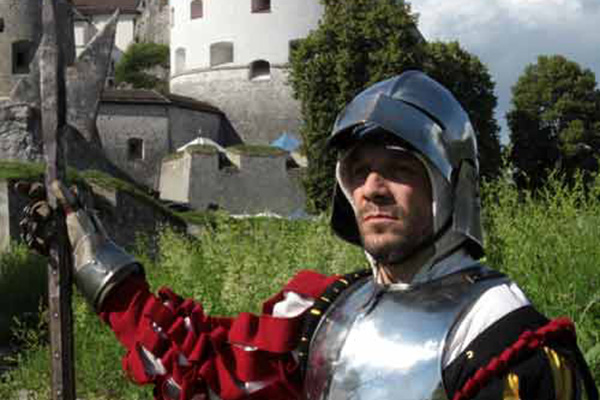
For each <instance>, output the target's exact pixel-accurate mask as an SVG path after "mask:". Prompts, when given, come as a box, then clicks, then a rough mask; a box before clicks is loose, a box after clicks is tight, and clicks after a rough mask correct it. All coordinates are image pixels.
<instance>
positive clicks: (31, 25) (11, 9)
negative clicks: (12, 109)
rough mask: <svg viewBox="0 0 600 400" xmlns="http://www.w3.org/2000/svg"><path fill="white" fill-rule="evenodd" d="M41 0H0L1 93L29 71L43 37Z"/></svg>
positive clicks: (4, 93)
mask: <svg viewBox="0 0 600 400" xmlns="http://www.w3.org/2000/svg"><path fill="white" fill-rule="evenodd" d="M41 4H42V2H41V1H40V0H0V54H1V55H2V57H0V97H8V95H9V94H10V91H11V89H12V87H13V86H14V85H15V84H16V83H17V81H18V80H19V79H20V78H22V77H23V76H24V75H25V74H28V73H29V62H30V61H31V58H32V57H33V54H34V53H35V50H36V49H37V46H38V43H39V40H40V37H41Z"/></svg>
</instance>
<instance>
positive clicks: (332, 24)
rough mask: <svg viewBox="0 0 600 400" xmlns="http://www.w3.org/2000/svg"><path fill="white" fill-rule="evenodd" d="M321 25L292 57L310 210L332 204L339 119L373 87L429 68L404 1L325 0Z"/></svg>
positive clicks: (415, 21) (417, 33) (291, 76)
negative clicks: (328, 147) (333, 136)
mask: <svg viewBox="0 0 600 400" xmlns="http://www.w3.org/2000/svg"><path fill="white" fill-rule="evenodd" d="M322 2H323V4H324V6H325V12H324V15H323V18H322V21H321V24H320V25H319V27H318V28H317V29H316V30H315V31H313V32H311V33H310V34H309V35H308V37H307V38H306V39H304V40H302V41H300V42H299V43H298V45H297V46H296V48H295V49H294V51H292V55H291V74H290V82H291V85H292V88H293V90H294V96H295V97H296V98H297V99H298V100H300V103H301V113H302V118H303V120H304V124H303V127H302V128H301V135H302V138H303V146H304V148H303V150H304V152H305V154H306V156H307V159H308V168H307V173H306V176H305V179H304V187H305V190H306V193H307V197H308V199H309V201H308V208H309V209H310V210H311V211H323V210H325V209H326V208H327V207H328V205H329V204H330V198H331V190H332V187H333V183H334V174H333V169H334V165H335V159H334V155H332V154H328V153H327V152H326V151H325V141H326V140H327V138H328V137H329V133H330V131H331V127H332V126H333V123H334V121H335V117H336V115H337V114H338V113H339V112H340V111H341V110H342V108H343V107H344V105H345V104H346V103H347V102H348V101H350V100H351V99H352V98H353V97H354V96H355V95H356V94H358V93H359V92H360V91H361V90H363V89H365V88H366V87H367V86H369V85H371V84H372V83H375V82H378V81H380V80H383V79H386V78H389V77H392V76H394V75H397V74H399V73H401V72H402V71H404V70H407V69H410V68H419V67H421V66H422V65H423V61H424V57H425V53H424V45H423V40H422V38H421V36H420V33H419V32H418V31H417V29H416V23H417V19H416V16H415V15H414V14H412V13H411V10H410V6H409V5H408V4H405V3H404V2H402V1H398V0H322Z"/></svg>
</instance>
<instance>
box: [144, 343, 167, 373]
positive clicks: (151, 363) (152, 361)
mask: <svg viewBox="0 0 600 400" xmlns="http://www.w3.org/2000/svg"><path fill="white" fill-rule="evenodd" d="M138 352H139V354H140V356H141V358H142V361H143V362H144V370H146V373H147V374H148V375H152V376H156V375H164V374H166V373H167V370H166V369H165V366H164V365H163V363H162V361H160V359H159V358H156V356H155V355H154V354H153V353H151V352H150V350H148V349H146V348H145V347H144V346H139V347H138Z"/></svg>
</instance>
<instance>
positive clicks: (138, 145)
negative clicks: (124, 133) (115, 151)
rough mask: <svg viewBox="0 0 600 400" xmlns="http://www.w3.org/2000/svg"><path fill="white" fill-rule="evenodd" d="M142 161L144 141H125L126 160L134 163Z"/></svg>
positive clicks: (136, 139)
mask: <svg viewBox="0 0 600 400" xmlns="http://www.w3.org/2000/svg"><path fill="white" fill-rule="evenodd" d="M143 159H144V140H142V139H138V138H130V139H128V140H127V160H129V161H136V160H143Z"/></svg>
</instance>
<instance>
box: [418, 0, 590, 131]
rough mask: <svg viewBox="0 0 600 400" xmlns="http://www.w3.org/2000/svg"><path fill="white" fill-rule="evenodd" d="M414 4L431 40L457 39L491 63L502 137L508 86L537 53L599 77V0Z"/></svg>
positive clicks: (422, 0)
mask: <svg viewBox="0 0 600 400" xmlns="http://www.w3.org/2000/svg"><path fill="white" fill-rule="evenodd" d="M411 4H412V8H413V10H414V11H415V12H417V13H419V29H420V30H421V32H422V33H423V35H424V36H425V38H426V39H427V40H445V41H446V40H458V41H459V42H460V43H461V45H462V46H463V47H464V48H466V49H467V50H468V51H470V52H472V53H474V54H476V55H477V56H478V57H479V58H480V59H481V60H482V61H483V62H484V63H485V64H486V65H487V66H488V68H489V70H490V73H491V74H492V77H493V78H494V80H495V81H496V84H497V86H496V94H497V95H498V109H497V118H498V120H499V122H501V125H502V126H503V136H504V137H503V139H504V140H506V135H507V130H506V127H505V123H504V115H505V113H506V112H507V110H508V108H509V105H510V87H511V86H512V85H514V83H515V82H516V81H517V79H518V77H519V75H521V73H522V72H523V70H524V68H525V66H526V65H527V64H530V63H534V62H535V61H536V59H537V57H538V55H542V54H562V55H564V56H565V57H567V58H569V59H571V60H573V61H576V62H577V63H579V64H580V65H581V66H582V67H583V68H589V69H591V70H592V71H594V72H595V73H596V77H597V79H600V26H599V25H600V2H599V1H598V0H414V1H413V2H412V3H411Z"/></svg>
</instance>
